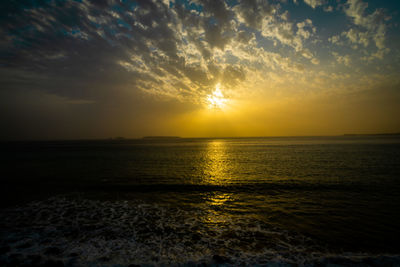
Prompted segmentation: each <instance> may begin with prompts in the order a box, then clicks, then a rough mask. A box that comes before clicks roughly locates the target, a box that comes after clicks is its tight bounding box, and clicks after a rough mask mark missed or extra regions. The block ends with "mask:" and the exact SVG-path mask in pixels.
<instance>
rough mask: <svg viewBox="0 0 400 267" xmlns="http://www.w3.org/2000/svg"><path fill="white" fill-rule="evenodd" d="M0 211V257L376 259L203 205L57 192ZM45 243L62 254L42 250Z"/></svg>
mask: <svg viewBox="0 0 400 267" xmlns="http://www.w3.org/2000/svg"><path fill="white" fill-rule="evenodd" d="M0 216H1V218H2V219H1V228H2V231H1V240H2V243H3V244H2V246H4V245H8V246H10V251H9V252H7V253H6V254H5V255H4V256H3V260H4V258H6V259H7V257H8V256H10V255H11V254H15V253H19V254H21V255H22V256H21V257H23V258H24V257H27V256H28V255H32V254H35V255H41V257H42V260H46V259H58V260H62V261H63V262H64V263H70V264H71V265H73V266H86V265H88V264H91V265H92V266H111V265H115V264H121V265H129V264H132V263H133V264H146V265H184V264H188V263H202V262H203V263H212V262H214V263H218V262H221V261H222V262H225V264H226V265H229V264H233V265H238V264H244V265H254V264H257V265H263V264H268V265H273V264H280V265H285V264H300V265H308V264H316V263H321V262H324V261H327V260H328V259H329V258H338V257H339V258H341V259H345V260H352V261H362V260H363V259H365V258H368V257H378V256H377V255H375V256H371V255H366V254H357V255H356V254H346V255H345V254H342V255H336V254H331V253H329V251H326V250H324V249H323V248H321V247H320V246H317V245H315V243H313V241H312V240H310V239H308V238H306V237H304V236H302V235H299V234H295V233H290V232H289V231H285V230H282V229H277V228H274V227H272V226H269V225H267V224H265V223H262V222H260V221H257V220H255V219H251V220H250V219H248V218H247V219H246V218H240V217H239V218H232V217H229V216H226V215H225V214H223V213H222V212H221V213H216V212H215V211H212V212H211V211H210V210H209V209H208V208H207V206H204V207H199V208H198V209H195V210H190V211H188V210H183V209H179V208H177V207H169V206H160V205H156V204H149V203H144V202H139V201H131V202H127V201H118V202H112V201H97V200H88V199H84V198H80V197H76V196H60V197H54V198H51V199H48V200H46V201H41V202H34V203H30V204H28V205H26V206H22V207H18V208H13V209H6V210H3V211H1V212H0ZM23 244H28V245H26V246H23ZM50 247H56V248H59V249H61V251H62V252H61V253H60V254H54V253H53V254H51V253H46V251H47V250H48V248H50ZM73 253H76V254H77V255H73ZM215 255H219V256H215ZM395 257H398V256H395ZM399 262H400V261H399Z"/></svg>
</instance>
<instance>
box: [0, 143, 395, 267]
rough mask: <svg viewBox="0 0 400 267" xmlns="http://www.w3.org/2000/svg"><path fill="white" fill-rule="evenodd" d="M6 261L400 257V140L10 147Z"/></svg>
mask: <svg viewBox="0 0 400 267" xmlns="http://www.w3.org/2000/svg"><path fill="white" fill-rule="evenodd" d="M0 148H1V149H0V173H1V174H0V176H1V178H0V182H1V189H0V194H1V203H0V265H1V266H121V267H122V266H400V136H399V135H369V136H368V135H346V136H332V137H265V138H162V137H157V138H144V139H132V140H125V139H118V140H78V141H25V142H22V141H19V142H2V143H0Z"/></svg>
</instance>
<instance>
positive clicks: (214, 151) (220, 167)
mask: <svg viewBox="0 0 400 267" xmlns="http://www.w3.org/2000/svg"><path fill="white" fill-rule="evenodd" d="M227 152H228V151H227V146H226V142H225V141H224V140H213V141H210V142H209V143H208V145H207V152H206V163H205V165H204V175H205V182H206V183H207V184H212V185H220V186H224V185H226V184H227V183H229V175H230V173H229V161H228V159H227V158H228V157H227V156H228V155H227ZM205 200H206V202H205V204H206V205H207V206H208V209H207V210H208V213H207V215H205V216H204V221H205V223H207V224H211V225H214V226H217V225H221V224H224V223H226V222H228V221H230V220H231V218H230V217H229V216H227V213H226V212H224V211H223V210H224V209H225V208H226V205H227V204H228V203H229V202H230V201H233V196H232V194H231V193H227V192H219V191H214V192H210V193H206V194H205Z"/></svg>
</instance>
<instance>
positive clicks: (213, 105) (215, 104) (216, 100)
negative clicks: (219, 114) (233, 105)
mask: <svg viewBox="0 0 400 267" xmlns="http://www.w3.org/2000/svg"><path fill="white" fill-rule="evenodd" d="M227 101H228V99H226V98H225V97H224V95H223V94H222V92H221V89H220V84H219V83H218V84H217V85H216V86H215V90H214V92H212V94H210V95H208V96H207V102H208V108H210V109H222V108H224V107H225V106H226V102H227Z"/></svg>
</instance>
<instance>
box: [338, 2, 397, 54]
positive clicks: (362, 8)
mask: <svg viewBox="0 0 400 267" xmlns="http://www.w3.org/2000/svg"><path fill="white" fill-rule="evenodd" d="M367 8H368V3H366V2H363V1H362V0H348V1H347V3H346V7H345V9H344V11H345V13H346V15H347V16H349V17H350V18H352V20H353V23H354V24H355V25H357V26H359V27H360V29H350V30H349V31H348V32H347V33H344V35H345V36H347V37H348V38H349V39H350V41H351V42H353V43H362V44H363V45H364V46H367V45H368V42H369V39H370V40H373V42H374V43H375V46H376V47H377V49H378V52H380V53H385V51H387V48H386V46H385V39H386V24H385V22H386V21H387V20H389V19H390V17H388V16H386V15H385V13H384V11H383V9H376V10H374V11H373V12H372V13H370V14H366V10H367Z"/></svg>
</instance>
